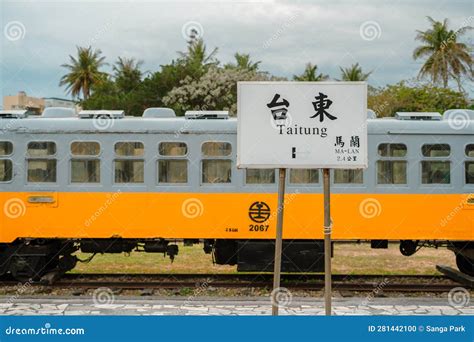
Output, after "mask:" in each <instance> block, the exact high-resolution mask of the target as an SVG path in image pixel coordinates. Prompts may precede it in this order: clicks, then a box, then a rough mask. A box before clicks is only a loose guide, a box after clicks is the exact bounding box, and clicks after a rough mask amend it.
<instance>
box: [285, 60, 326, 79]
mask: <svg viewBox="0 0 474 342" xmlns="http://www.w3.org/2000/svg"><path fill="white" fill-rule="evenodd" d="M327 79H329V75H324V74H322V73H320V74H318V66H317V65H312V64H311V63H308V64H306V68H305V69H304V72H303V73H302V74H301V75H294V76H293V80H295V81H312V82H314V81H326V80H327Z"/></svg>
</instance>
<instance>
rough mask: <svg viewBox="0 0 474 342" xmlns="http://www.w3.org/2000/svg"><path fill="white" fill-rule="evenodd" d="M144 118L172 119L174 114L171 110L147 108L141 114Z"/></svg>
mask: <svg viewBox="0 0 474 342" xmlns="http://www.w3.org/2000/svg"><path fill="white" fill-rule="evenodd" d="M142 117H144V118H174V117H176V114H175V112H174V110H172V109H171V108H164V107H155V108H147V109H145V111H144V112H143V115H142Z"/></svg>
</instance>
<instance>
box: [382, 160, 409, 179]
mask: <svg viewBox="0 0 474 342" xmlns="http://www.w3.org/2000/svg"><path fill="white" fill-rule="evenodd" d="M377 184H407V162H406V161H404V160H378V161H377Z"/></svg>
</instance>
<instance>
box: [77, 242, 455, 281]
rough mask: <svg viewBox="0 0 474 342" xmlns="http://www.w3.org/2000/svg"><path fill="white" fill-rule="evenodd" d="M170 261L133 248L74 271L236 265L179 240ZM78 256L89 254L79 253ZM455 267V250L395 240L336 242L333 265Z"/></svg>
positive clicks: (400, 269) (418, 270)
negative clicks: (376, 245)
mask: <svg viewBox="0 0 474 342" xmlns="http://www.w3.org/2000/svg"><path fill="white" fill-rule="evenodd" d="M179 249H180V250H179V255H178V256H177V257H176V259H175V261H174V262H173V263H171V262H170V259H169V258H168V257H166V258H165V257H163V254H151V253H139V252H133V253H130V255H129V256H127V255H124V254H103V255H99V254H98V255H96V256H95V258H94V259H93V260H92V261H91V262H90V263H89V264H84V263H78V265H77V266H76V268H75V269H74V270H73V271H72V272H73V273H211V274H212V273H235V272H236V266H227V265H214V264H213V263H212V258H211V256H210V255H209V254H204V252H203V250H202V245H194V246H192V247H185V246H182V245H181V244H180V246H179ZM78 256H79V257H80V258H81V259H85V258H87V257H88V256H89V255H88V254H79V255H78ZM437 264H443V265H448V266H452V267H455V261H454V254H453V253H452V252H451V251H448V250H446V249H433V248H422V249H421V250H420V251H418V252H417V253H416V254H415V255H413V256H411V257H405V256H403V255H401V254H400V252H399V250H398V245H397V244H390V245H389V248H388V249H371V248H370V245H368V244H356V243H351V244H346V243H344V244H336V245H335V250H334V258H333V259H332V269H333V272H334V273H340V274H351V273H353V274H437V273H438V272H437V271H436V265H437Z"/></svg>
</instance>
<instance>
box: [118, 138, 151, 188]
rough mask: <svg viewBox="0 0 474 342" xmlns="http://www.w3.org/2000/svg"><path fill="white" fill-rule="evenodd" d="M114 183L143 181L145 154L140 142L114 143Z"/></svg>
mask: <svg viewBox="0 0 474 342" xmlns="http://www.w3.org/2000/svg"><path fill="white" fill-rule="evenodd" d="M115 154H116V156H117V157H120V158H117V159H115V160H114V181H115V183H143V182H144V181H145V161H144V160H143V159H142V158H140V157H143V156H144V155H145V147H144V145H143V143H142V142H136V141H135V142H118V143H116V144H115Z"/></svg>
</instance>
